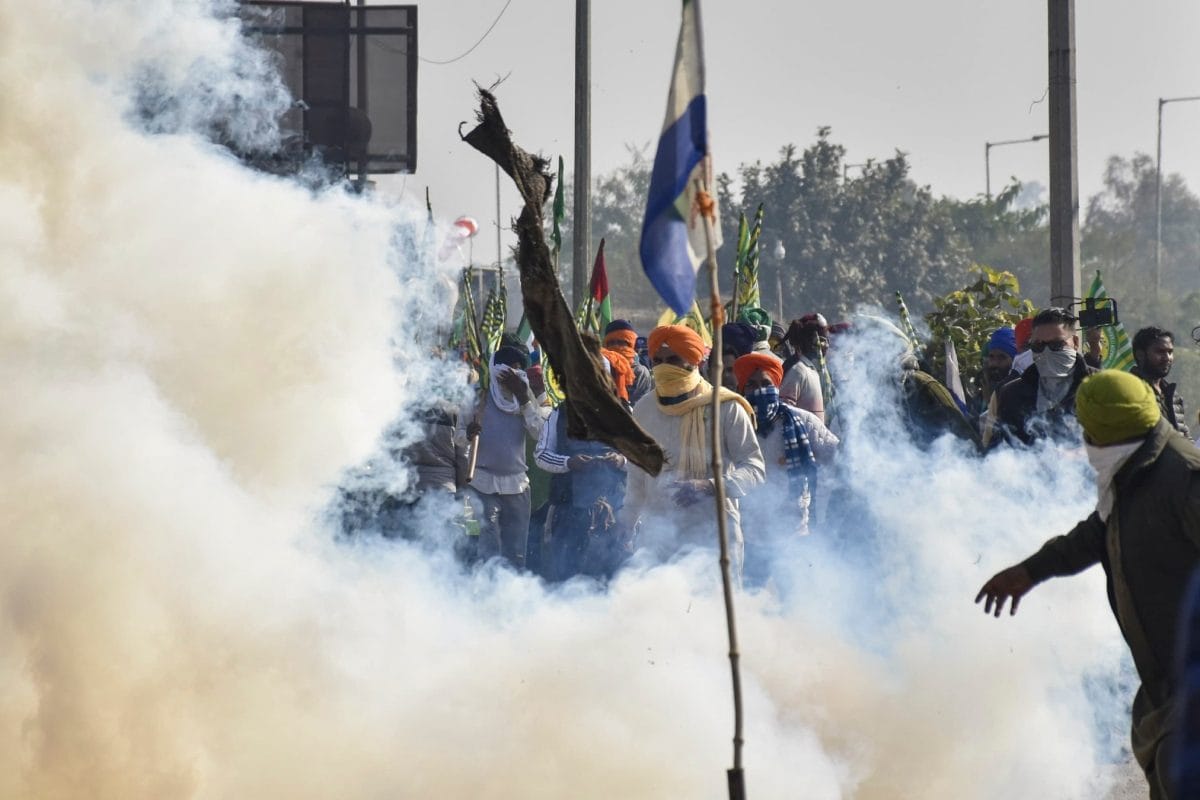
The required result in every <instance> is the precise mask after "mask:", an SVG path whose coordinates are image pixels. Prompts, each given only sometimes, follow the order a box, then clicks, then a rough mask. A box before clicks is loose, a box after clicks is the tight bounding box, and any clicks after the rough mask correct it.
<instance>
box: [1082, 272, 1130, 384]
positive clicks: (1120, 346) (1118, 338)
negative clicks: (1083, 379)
mask: <svg viewBox="0 0 1200 800" xmlns="http://www.w3.org/2000/svg"><path fill="white" fill-rule="evenodd" d="M1084 297H1089V298H1094V299H1096V300H1107V299H1108V290H1106V289H1105V288H1104V281H1102V280H1100V270H1096V277H1095V279H1094V280H1093V281H1092V285H1091V287H1089V288H1088V290H1087V294H1086V295H1084ZM1097 305H1101V304H1099V303H1098V304H1097ZM1100 335H1101V337H1102V339H1103V341H1102V342H1101V351H1102V353H1103V356H1104V360H1103V361H1102V362H1101V364H1100V366H1102V367H1103V368H1104V369H1123V370H1126V371H1128V370H1130V369H1133V345H1132V344H1131V343H1130V341H1129V334H1127V333H1126V332H1125V325H1124V324H1123V323H1120V322H1118V323H1117V324H1116V325H1109V326H1106V327H1103V328H1101V329H1100Z"/></svg>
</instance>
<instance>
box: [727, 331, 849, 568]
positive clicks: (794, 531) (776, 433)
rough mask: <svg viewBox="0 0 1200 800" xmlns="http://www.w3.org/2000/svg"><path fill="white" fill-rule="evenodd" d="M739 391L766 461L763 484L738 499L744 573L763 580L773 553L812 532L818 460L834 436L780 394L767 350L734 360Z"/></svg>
mask: <svg viewBox="0 0 1200 800" xmlns="http://www.w3.org/2000/svg"><path fill="white" fill-rule="evenodd" d="M733 371H734V374H735V376H736V380H737V384H738V391H740V392H741V393H742V395H743V396H745V398H746V399H747V400H749V401H750V405H752V406H753V407H754V422H755V431H756V433H757V434H758V443H759V446H760V447H761V448H762V451H763V461H764V463H765V466H766V472H767V477H766V486H764V487H763V488H761V489H759V490H757V491H754V492H751V493H750V494H749V495H747V496H746V498H745V499H744V500H743V507H742V508H741V512H742V518H743V520H745V521H746V523H747V525H746V530H747V531H748V532H749V533H748V535H749V537H750V543H749V545H748V546H747V548H746V576H747V580H750V581H762V580H765V579H766V578H767V576H768V575H769V574H770V562H771V561H772V560H773V556H774V555H776V554H777V553H780V552H783V551H784V550H785V549H786V548H787V547H788V546H789V545H790V544H794V543H795V542H794V540H795V538H796V537H798V536H805V535H807V534H808V533H810V532H811V528H810V521H811V514H810V509H811V507H812V501H813V496H814V494H815V493H816V490H817V473H818V466H817V465H818V463H823V464H828V463H829V462H830V460H831V459H832V457H833V453H834V451H835V450H836V449H837V446H838V438H837V436H835V435H834V434H833V433H832V432H831V431H830V430H829V429H828V428H826V427H825V425H824V423H822V422H821V420H819V419H818V418H817V416H816V415H815V414H813V413H812V412H809V411H804V410H803V409H799V408H793V407H792V406H789V405H787V404H786V403H784V402H783V401H782V400H781V399H780V397H779V384H780V383H782V382H783V362H782V361H780V360H779V359H778V358H777V357H776V356H774V355H773V354H771V353H750V354H747V355H744V356H742V357H740V358H739V359H738V360H737V361H735V362H734V365H733Z"/></svg>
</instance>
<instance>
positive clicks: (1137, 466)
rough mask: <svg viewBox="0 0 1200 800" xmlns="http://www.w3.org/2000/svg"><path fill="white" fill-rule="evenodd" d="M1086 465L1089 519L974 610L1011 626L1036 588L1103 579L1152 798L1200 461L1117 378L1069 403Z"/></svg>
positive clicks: (1198, 524)
mask: <svg viewBox="0 0 1200 800" xmlns="http://www.w3.org/2000/svg"><path fill="white" fill-rule="evenodd" d="M1075 410H1076V414H1077V416H1078V419H1079V422H1080V424H1081V425H1082V427H1083V432H1084V441H1085V443H1086V445H1087V454H1088V460H1089V461H1090V462H1091V464H1092V466H1093V467H1094V468H1095V470H1096V486H1097V495H1098V499H1097V502H1096V510H1095V511H1093V512H1092V514H1091V515H1090V516H1089V517H1088V518H1087V519H1085V520H1083V521H1082V522H1080V523H1079V524H1077V525H1076V526H1075V527H1074V528H1073V529H1072V530H1071V531H1070V533H1067V534H1066V535H1065V536H1059V537H1056V538H1054V539H1051V540H1050V541H1048V542H1046V544H1045V545H1043V546H1042V549H1041V550H1039V551H1038V552H1037V553H1035V554H1033V555H1032V556H1030V557H1029V558H1027V559H1025V560H1024V561H1022V562H1021V563H1020V564H1017V565H1016V566H1012V567H1009V568H1008V569H1006V570H1004V571H1002V572H999V573H997V574H996V575H994V576H993V577H992V578H991V579H990V580H989V581H988V582H987V583H985V584H984V585H983V588H982V589H980V591H979V594H978V596H977V597H976V598H975V602H977V603H978V602H979V601H980V600H983V599H985V598H986V603H985V605H984V612H985V613H993V612H994V613H995V615H996V616H997V617H998V616H1000V613H1001V611H1002V610H1003V607H1004V603H1005V601H1006V600H1009V599H1011V601H1012V604H1011V608H1010V612H1009V613H1010V614H1015V613H1016V612H1017V605H1018V603H1019V602H1020V600H1021V598H1022V597H1023V596H1024V595H1025V594H1026V593H1027V592H1028V591H1029V590H1030V589H1032V588H1033V587H1034V586H1036V585H1037V584H1039V583H1041V582H1042V581H1044V580H1046V579H1048V578H1052V577H1059V576H1066V575H1075V574H1077V573H1079V572H1082V571H1083V570H1085V569H1087V568H1088V567H1090V566H1092V565H1094V564H1101V565H1102V566H1103V567H1104V571H1105V575H1106V578H1107V582H1108V597H1109V604H1110V605H1111V606H1112V609H1113V613H1114V614H1115V615H1116V618H1117V622H1118V624H1119V625H1120V628H1121V633H1122V635H1123V636H1124V637H1125V641H1126V643H1127V644H1128V645H1129V649H1130V651H1131V653H1132V655H1133V663H1134V665H1135V666H1136V667H1137V671H1138V676H1139V677H1140V678H1141V681H1142V685H1141V687H1140V688H1139V689H1138V692H1137V695H1136V696H1135V698H1134V701H1133V733H1132V740H1133V752H1134V756H1135V757H1136V758H1137V760H1138V763H1139V764H1141V766H1142V769H1143V770H1145V773H1146V778H1147V780H1148V781H1149V783H1150V797H1151V798H1153V799H1154V800H1163V799H1166V798H1171V797H1176V796H1177V795H1176V794H1175V793H1174V792H1172V791H1171V790H1170V786H1169V782H1168V779H1167V776H1168V775H1169V774H1170V763H1169V762H1170V759H1171V751H1172V738H1173V731H1174V730H1175V726H1176V720H1175V715H1174V701H1175V690H1176V679H1175V673H1174V660H1175V653H1176V636H1177V633H1178V623H1179V615H1180V607H1181V601H1182V600H1183V598H1184V594H1185V590H1186V588H1187V585H1188V580H1189V578H1190V577H1191V575H1192V573H1193V572H1194V571H1195V569H1196V567H1197V564H1200V451H1198V450H1197V449H1196V448H1195V447H1194V446H1193V445H1192V444H1191V442H1189V441H1188V440H1187V439H1185V438H1183V437H1182V436H1180V435H1179V434H1178V433H1176V432H1175V430H1174V429H1173V428H1172V427H1171V426H1170V424H1169V423H1168V422H1167V421H1166V420H1165V419H1163V418H1162V415H1161V413H1160V411H1159V407H1158V401H1157V400H1156V399H1155V397H1154V392H1153V390H1151V388H1150V387H1149V385H1147V384H1146V383H1145V381H1142V380H1141V379H1139V378H1137V377H1136V376H1134V375H1130V374H1129V373H1127V372H1123V371H1121V370H1104V371H1102V372H1099V373H1097V374H1095V375H1092V376H1091V377H1088V378H1087V379H1085V380H1084V381H1083V383H1082V385H1081V386H1080V388H1079V391H1078V393H1077V395H1076V400H1075Z"/></svg>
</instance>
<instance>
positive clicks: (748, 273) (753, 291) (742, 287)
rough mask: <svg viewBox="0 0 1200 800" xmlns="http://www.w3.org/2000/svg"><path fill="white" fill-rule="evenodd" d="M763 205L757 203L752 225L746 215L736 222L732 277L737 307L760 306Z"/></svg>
mask: <svg viewBox="0 0 1200 800" xmlns="http://www.w3.org/2000/svg"><path fill="white" fill-rule="evenodd" d="M762 225H763V207H762V203H759V204H758V211H756V212H755V213H754V225H753V226H750V225H748V224H747V221H746V215H745V214H742V218H741V220H740V222H739V223H738V249H737V257H736V258H735V260H734V267H733V271H734V278H735V280H736V282H737V307H738V309H739V310H740V309H743V308H761V307H762V295H761V293H760V292H759V288H758V239H759V236H760V235H761V234H762Z"/></svg>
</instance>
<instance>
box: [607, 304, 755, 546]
mask: <svg viewBox="0 0 1200 800" xmlns="http://www.w3.org/2000/svg"><path fill="white" fill-rule="evenodd" d="M648 346H649V351H650V358H651V363H652V364H653V365H654V366H653V372H654V391H653V392H651V393H650V394H648V395H646V396H645V397H643V398H642V399H641V400H639V401H638V403H637V405H635V406H634V408H633V416H634V419H636V420H637V421H638V424H640V425H641V426H642V428H643V429H645V431H646V433H648V434H650V435H651V436H653V437H654V439H655V440H656V441H657V442H658V443H659V444H660V445H662V448H663V450H664V451H665V452H666V457H667V458H666V464H665V466H664V467H663V471H662V472H661V473H660V474H659V475H658V477H656V478H655V477H651V476H650V475H649V474H647V473H646V472H644V471H642V470H640V469H638V468H636V467H630V469H629V484H628V490H627V493H626V498H625V506H624V508H623V509H622V510H621V517H620V522H621V526H622V527H623V528H625V529H626V530H633V529H634V526H635V525H636V524H637V523H638V521H639V520H640V521H641V526H640V529H639V533H638V542H639V544H640V545H642V546H645V547H646V548H648V549H650V550H651V551H653V552H654V553H655V554H656V555H657V556H659V557H660V558H668V557H670V556H671V555H672V554H673V553H674V552H676V551H678V550H679V549H681V548H683V547H687V546H688V545H696V546H702V547H714V546H715V545H716V543H717V536H716V525H715V523H714V516H715V514H714V512H715V509H714V501H713V492H714V484H713V480H712V460H711V452H710V444H709V436H710V435H711V422H710V419H711V417H710V414H711V413H712V393H713V391H714V389H713V387H712V385H711V384H710V383H709V382H708V381H706V380H704V378H703V377H702V376H701V375H700V371H699V366H700V363H701V362H703V361H704V360H705V358H706V356H707V348H706V347H705V346H704V342H703V341H702V340H701V339H700V336H699V335H698V334H697V333H696V332H695V331H693V330H692V329H691V328H688V327H685V326H683V325H664V326H661V327H658V328H655V329H654V330H653V331H652V332H651V333H650V337H649V340H648ZM715 391H717V392H718V393H719V394H718V397H719V399H720V414H721V455H722V459H723V462H724V467H725V475H724V478H725V514H726V520H727V523H728V524H727V532H728V535H729V543H730V549H731V553H732V557H733V559H734V563H735V565H737V566H738V568H739V569H740V565H741V556H742V530H741V525H740V515H739V511H738V498H740V497H742V496H744V495H745V494H746V493H747V492H748V491H750V490H751V489H753V488H754V487H755V486H758V485H759V484H761V483H762V482H763V478H764V466H763V457H762V450H761V449H760V448H759V445H758V437H757V436H756V435H755V433H754V423H753V421H752V418H753V412H752V410H751V408H750V405H749V404H748V403H747V402H746V400H745V399H744V398H743V397H741V396H740V395H738V394H736V393H734V392H731V391H729V390H728V389H725V388H723V387H718V388H717V389H716V390H715Z"/></svg>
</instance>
